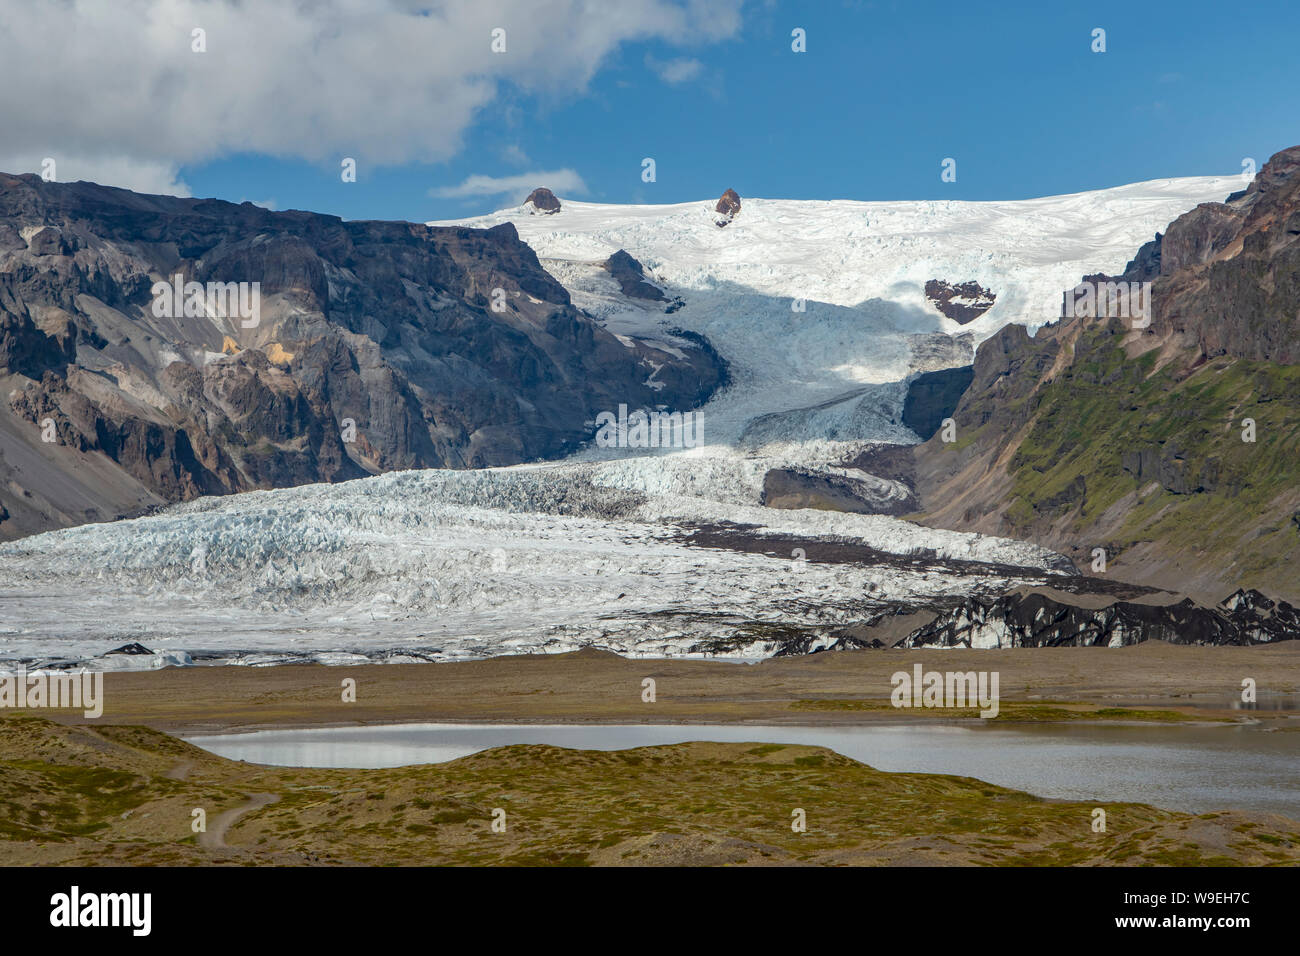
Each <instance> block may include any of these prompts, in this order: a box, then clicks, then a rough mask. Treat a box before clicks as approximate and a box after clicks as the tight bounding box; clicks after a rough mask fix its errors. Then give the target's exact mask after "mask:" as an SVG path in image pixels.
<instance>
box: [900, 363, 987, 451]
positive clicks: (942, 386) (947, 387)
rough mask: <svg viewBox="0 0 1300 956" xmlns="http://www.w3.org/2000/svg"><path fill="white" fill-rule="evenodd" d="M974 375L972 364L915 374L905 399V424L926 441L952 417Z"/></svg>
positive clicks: (908, 384) (908, 386)
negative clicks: (946, 419)
mask: <svg viewBox="0 0 1300 956" xmlns="http://www.w3.org/2000/svg"><path fill="white" fill-rule="evenodd" d="M974 377H975V369H974V368H973V367H972V366H969V365H964V366H961V367H959V368H949V369H943V370H942V371H938V372H923V373H921V374H920V375H917V376H915V377H913V378H912V380H911V381H910V382H908V383H907V397H906V398H905V399H904V400H903V424H904V425H906V426H907V427H908V428H910V429H912V431H914V432H916V433H917V434H918V435H920V436H921V440H922V441H925V440H926V439H927V438H929V437H931V436H932V435H933V434H934V433H935V432H937V431H938V430H939V427H940V426H941V425H942V424H943V421H944V419H945V418H949V417H951V415H952V413H953V412H954V411H955V410H956V408H957V403H958V402H959V401H961V397H962V395H963V394H965V392H966V389H967V387H968V386H969V385H970V383H971V379H973V378H974Z"/></svg>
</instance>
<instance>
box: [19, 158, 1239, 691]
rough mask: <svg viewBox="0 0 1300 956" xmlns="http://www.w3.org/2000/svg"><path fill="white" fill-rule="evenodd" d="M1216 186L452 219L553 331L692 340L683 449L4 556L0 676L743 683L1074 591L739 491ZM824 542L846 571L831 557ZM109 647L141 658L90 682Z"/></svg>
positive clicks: (179, 513) (1005, 545) (34, 546)
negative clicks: (1038, 586) (559, 658)
mask: <svg viewBox="0 0 1300 956" xmlns="http://www.w3.org/2000/svg"><path fill="white" fill-rule="evenodd" d="M1238 185H1239V181H1238V180H1237V179H1236V178H1235V177H1197V178H1188V179H1170V180H1159V181H1155V182H1150V183H1140V184H1134V185H1129V186H1122V187H1118V188H1115V189H1108V190H1100V191H1096V192H1089V193H1079V194H1075V195H1070V196H1057V197H1047V198H1043V199H1032V200H1021V201H1009V202H981V203H974V202H856V201H804V200H764V199H749V198H747V199H744V200H743V203H744V204H743V208H742V211H741V212H740V214H739V215H737V216H736V217H735V219H734V220H733V221H732V222H731V223H730V224H729V225H728V226H727V228H725V229H719V228H718V227H717V226H715V225H714V215H713V212H712V203H710V202H697V203H683V204H677V205H667V206H617V205H608V204H599V203H586V202H576V201H572V200H567V199H562V203H563V208H562V209H561V211H560V212H558V213H555V214H553V215H534V214H532V211H531V210H529V209H528V208H526V207H518V208H513V209H506V210H501V211H500V212H498V213H494V214H492V215H489V216H483V217H476V218H474V219H467V220H461V221H458V222H456V223H454V224H455V225H465V226H475V227H485V226H493V225H497V224H499V223H501V222H505V221H509V222H512V223H514V224H515V226H516V228H517V229H518V231H519V233H520V235H521V237H522V238H523V239H524V240H525V241H526V242H527V243H528V244H529V245H530V246H532V247H533V249H534V250H535V251H536V252H537V254H538V256H539V257H540V258H541V260H542V264H543V265H544V266H545V267H546V268H547V269H548V271H550V272H551V273H552V274H553V275H554V276H555V277H556V278H557V279H559V280H560V281H561V282H562V283H563V284H564V285H565V287H566V288H567V289H568V290H569V292H570V294H571V296H572V298H573V301H574V304H575V305H577V306H578V307H579V308H581V309H583V310H585V311H587V312H588V313H589V314H591V315H593V316H594V317H596V318H597V319H598V320H599V321H601V322H603V323H604V324H605V325H606V327H607V328H609V329H610V330H611V331H614V332H615V333H617V334H618V335H620V336H622V337H625V338H644V339H651V340H654V341H656V342H660V343H662V344H664V345H666V346H668V347H672V346H673V343H675V342H677V343H680V341H681V335H682V333H683V332H685V333H688V334H689V333H694V334H698V335H703V336H706V337H707V338H708V339H709V341H710V342H711V343H712V344H713V346H714V347H715V348H716V349H717V351H718V352H719V354H720V355H721V356H722V357H723V358H724V359H726V361H727V362H728V363H729V366H730V368H731V373H732V380H731V383H730V384H729V385H728V387H726V388H725V389H724V390H722V391H721V392H720V393H718V394H717V395H715V396H714V397H713V398H712V399H711V400H710V401H709V402H707V403H706V404H705V405H704V406H703V407H702V408H701V409H700V410H699V413H700V415H701V416H702V420H703V422H704V432H703V434H704V439H705V440H704V443H703V445H702V446H701V447H697V448H692V449H688V450H676V449H662V448H661V449H637V450H635V452H633V450H631V449H625V448H624V449H617V448H597V447H594V445H593V446H592V447H589V448H587V449H585V450H583V451H581V452H579V453H578V454H576V455H575V456H573V457H572V458H570V459H567V460H564V461H559V462H545V463H535V464H525V465H517V466H513V467H510V468H496V469H484V470H477V471H441V470H429V471H412V472H398V473H391V474H386V475H380V476H376V477H372V478H365V479H361V480H357V481H352V482H347V483H342V484H336V485H308V486H302V487H298V488H290V489H282V490H276V491H264V492H263V491H259V492H249V493H245V494H240V495H234V496H229V497H223V498H205V499H199V500H196V501H191V502H187V503H184V504H179V505H174V506H172V507H169V508H167V509H165V510H163V511H162V512H160V513H158V514H155V515H151V516H148V517H143V518H136V519H132V520H125V521H118V522H112V523H108V524H97V525H84V526H81V527H76V528H70V529H65V530H60V531H53V532H48V533H45V534H41V535H36V536H33V537H29V538H24V539H20V540H18V541H14V542H10V543H8V544H3V545H0V668H3V667H4V666H5V664H6V662H7V663H8V664H9V665H10V666H14V665H17V664H18V663H22V664H24V665H26V666H27V667H28V669H29V670H30V669H31V668H32V667H33V666H36V667H40V666H71V665H72V664H74V663H78V664H79V663H87V662H88V663H89V664H90V665H91V666H99V667H105V668H107V667H125V666H135V667H158V666H167V665H170V664H176V663H191V662H192V663H197V664H215V663H222V664H245V665H266V664H275V663H283V662H289V661H304V660H309V661H320V662H324V663H334V664H346V663H357V662H366V661H375V660H381V661H411V660H449V659H463V658H473V657H484V656H491V655H497V654H518V653H540V652H559V651H567V650H574V649H577V648H580V647H586V646H594V647H601V648H607V649H610V650H613V651H616V652H618V653H622V654H627V655H632V656H646V657H658V656H701V657H703V656H708V657H723V658H735V659H741V660H758V659H762V658H764V657H767V656H770V655H772V654H775V653H784V652H789V651H790V649H791V648H792V647H794V648H797V649H798V651H800V652H804V651H808V650H816V649H820V648H823V647H828V646H834V644H835V642H836V640H837V634H838V633H839V632H840V631H841V630H842V629H843V628H845V627H847V626H849V625H852V624H854V623H857V622H860V621H862V620H864V619H865V618H868V617H870V616H871V615H872V614H875V613H880V612H881V611H882V609H887V608H890V607H896V606H898V605H900V604H903V605H906V604H920V603H924V602H933V601H936V600H937V601H949V602H956V601H958V600H960V599H962V598H966V597H970V596H975V595H982V594H992V593H997V592H1000V591H1002V590H1005V589H1006V588H1007V587H1011V586H1017V585H1019V584H1031V583H1036V582H1041V581H1043V580H1046V579H1048V578H1051V577H1053V576H1059V575H1062V574H1065V573H1070V572H1069V568H1068V567H1066V566H1065V565H1067V564H1068V562H1064V561H1063V559H1061V558H1060V556H1059V555H1055V554H1053V553H1051V552H1049V551H1046V550H1044V549H1042V548H1039V547H1036V546H1034V545H1031V544H1027V543H1024V542H1016V541H1011V540H1007V539H1001V538H992V537H987V536H982V535H976V534H965V533H958V532H949V531H941V530H935V529H929V528H923V527H920V526H918V525H915V524H912V523H909V522H907V521H904V520H901V519H898V518H891V517H884V516H873V515H853V514H841V513H833V512H823V511H813V510H774V509H769V508H764V507H762V506H761V505H760V495H761V491H762V485H763V477H764V475H765V474H766V473H767V471H768V470H769V469H772V468H782V467H792V466H798V467H800V468H802V469H805V470H807V469H813V470H819V469H820V470H822V471H825V472H827V473H830V474H848V473H851V472H852V471H853V470H852V469H846V468H844V466H843V462H844V461H845V460H846V459H847V458H848V457H850V456H851V455H853V454H854V453H855V452H856V451H858V450H861V449H862V448H863V447H865V446H866V445H867V444H869V443H872V442H894V443H911V442H916V441H917V440H918V436H916V435H915V434H914V433H912V432H911V430H910V429H908V428H907V427H906V426H905V425H903V424H902V419H901V408H902V402H903V398H904V396H905V394H906V381H907V378H908V376H909V375H912V374H913V373H915V372H918V371H926V370H930V369H932V368H937V367H938V368H941V367H947V366H952V365H959V364H966V363H968V362H969V361H970V357H971V349H972V347H973V346H974V345H975V344H977V343H978V342H979V341H981V340H983V339H984V338H986V337H987V336H988V335H991V334H992V333H994V332H995V331H996V330H997V329H999V328H1001V327H1002V326H1003V325H1005V324H1007V323H1011V322H1016V323H1021V324H1024V325H1027V326H1030V327H1031V328H1032V327H1036V326H1037V325H1041V324H1042V323H1044V322H1047V321H1051V320H1052V319H1053V318H1055V316H1056V315H1057V314H1059V306H1060V301H1061V292H1062V290H1064V289H1067V288H1070V287H1072V286H1073V285H1074V284H1075V283H1077V282H1078V281H1079V278H1080V277H1081V276H1082V275H1085V274H1088V273H1095V272H1099V271H1112V272H1117V271H1119V270H1120V269H1122V268H1123V266H1124V264H1125V262H1126V261H1127V260H1128V259H1129V258H1131V256H1132V255H1133V254H1134V252H1135V251H1136V249H1137V248H1138V246H1139V245H1140V244H1141V243H1142V242H1144V241H1146V240H1147V239H1149V238H1150V237H1151V236H1152V235H1153V234H1154V233H1155V232H1156V231H1158V230H1162V229H1163V228H1164V227H1165V226H1166V224H1167V223H1168V222H1169V221H1171V220H1172V219H1174V218H1176V217H1177V216H1178V215H1179V214H1181V213H1182V212H1185V211H1186V210H1188V209H1190V208H1191V207H1193V206H1195V205H1196V204H1197V203H1199V202H1203V201H1211V200H1221V199H1223V198H1224V197H1225V196H1226V195H1227V194H1228V193H1229V192H1231V191H1233V189H1234V188H1236V187H1237V186H1238ZM441 224H442V225H448V224H452V223H441ZM618 249H625V250H626V251H627V252H628V253H630V254H631V255H632V256H634V257H636V258H637V259H638V260H639V261H640V262H642V263H643V265H644V266H645V267H646V269H647V279H648V280H649V281H651V282H653V283H655V284H656V285H658V286H659V287H660V288H661V289H663V290H664V292H665V294H666V295H667V296H668V297H669V300H670V301H672V302H673V303H674V304H675V307H674V309H673V311H672V312H671V313H665V311H664V307H663V304H662V303H659V304H655V303H647V302H642V301H640V300H634V299H628V298H627V297H625V296H623V295H622V293H621V291H620V290H619V286H618V283H617V282H616V281H614V279H613V278H612V277H611V276H610V275H609V274H608V273H607V272H606V271H605V270H604V269H603V268H601V263H602V262H603V261H604V260H605V259H606V258H607V257H608V256H609V255H610V254H612V253H613V252H615V251H617V250H618ZM932 278H937V279H943V280H949V281H953V282H960V281H966V280H971V279H974V280H976V281H978V282H979V283H980V284H981V285H983V286H984V287H985V288H988V289H991V290H992V291H993V292H995V293H996V295H997V299H996V302H995V304H994V305H993V307H992V308H991V309H990V310H989V311H988V312H986V313H984V314H983V315H982V316H980V317H979V318H978V319H976V320H975V321H974V322H972V323H969V324H967V325H964V326H963V325H959V324H958V323H956V322H954V321H952V320H950V319H947V318H945V317H944V316H943V315H941V314H940V313H939V312H938V311H937V310H935V309H934V308H933V306H932V305H931V304H930V303H929V302H928V301H927V300H926V299H925V297H924V294H923V292H922V287H923V286H924V284H925V282H926V280H928V279H932ZM795 300H801V301H802V303H803V308H804V311H796V310H795V309H794V308H792V303H794V302H795ZM653 374H654V370H653V369H647V376H653ZM611 411H613V410H611ZM682 411H685V410H682ZM856 476H857V477H859V478H862V479H864V480H869V481H873V482H874V483H875V487H876V488H877V489H878V490H879V492H880V493H881V494H882V495H883V496H885V497H888V496H889V495H891V494H895V493H897V494H900V495H901V491H900V490H898V489H894V488H891V483H890V482H889V481H887V480H885V479H875V478H874V477H873V476H868V475H865V474H862V473H860V472H858V473H856ZM701 529H708V530H709V531H710V535H709V536H707V542H705V543H701V542H702V541H703V540H704V539H703V538H701V536H700V534H699V532H700V531H701ZM719 542H722V544H719ZM844 545H851V546H855V547H859V548H861V549H864V551H863V553H864V554H868V555H870V557H869V558H866V559H863V560H843V559H842V558H834V557H831V555H832V554H834V553H839V552H838V551H837V547H839V546H844ZM130 642H139V643H140V644H143V645H145V646H147V647H148V648H149V649H151V650H152V651H153V652H154V653H153V654H152V655H144V654H141V655H135V656H121V655H117V656H110V657H106V656H105V653H106V652H107V651H109V650H110V649H112V648H114V647H116V646H118V645H121V644H124V643H130Z"/></svg>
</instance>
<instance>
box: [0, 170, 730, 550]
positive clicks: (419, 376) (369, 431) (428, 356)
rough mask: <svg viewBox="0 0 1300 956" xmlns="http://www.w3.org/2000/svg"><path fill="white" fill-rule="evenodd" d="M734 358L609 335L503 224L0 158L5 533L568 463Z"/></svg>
mask: <svg viewBox="0 0 1300 956" xmlns="http://www.w3.org/2000/svg"><path fill="white" fill-rule="evenodd" d="M629 258H630V257H629ZM176 277H179V280H178V279H177V278H176ZM177 282H179V284H180V293H179V294H175V295H174V294H173V293H172V288H173V286H174V285H175V284H176V283H177ZM190 283H198V284H199V286H197V287H195V288H198V290H199V292H198V294H197V296H191V295H190V293H189V292H188V291H186V289H187V285H188V284H190ZM226 283H234V284H238V283H243V284H244V286H243V287H242V288H239V287H237V286H234V285H232V286H230V287H229V288H227V287H226V285H225V284H226ZM223 290H224V291H223ZM240 291H242V292H246V293H247V296H246V298H245V300H241V299H240V298H239V295H238V294H237V293H238V292H240ZM226 292H229V293H230V294H231V296H233V297H230V298H227V297H226V296H225V293H226ZM241 301H246V302H247V303H248V304H250V305H251V304H252V303H253V302H254V301H255V302H256V304H257V308H256V310H255V311H256V314H253V310H251V309H250V310H248V311H247V312H245V311H243V310H241V309H240V308H239V305H240V303H241ZM651 373H653V374H654V384H653V386H652V385H649V384H647V382H648V381H649V380H650V378H651ZM725 374H726V372H725V368H724V366H723V365H722V363H721V362H720V361H719V360H718V359H717V356H716V353H713V351H712V349H711V348H702V347H695V344H694V343H693V342H692V341H686V342H683V343H681V344H680V347H679V348H675V349H674V351H673V352H671V353H670V352H668V351H665V350H664V349H663V348H660V347H657V346H655V345H652V344H650V343H648V342H645V341H641V340H636V339H633V340H620V339H619V338H618V337H616V336H614V335H612V334H611V333H609V332H607V331H605V330H604V329H603V328H602V327H601V326H600V325H599V324H598V323H597V322H595V321H594V320H592V319H591V318H590V317H589V316H587V315H585V314H584V313H582V312H580V311H579V310H578V309H576V308H574V306H573V305H572V303H571V301H570V299H569V295H568V293H567V292H566V291H565V289H564V288H563V286H561V285H560V284H559V283H558V282H556V281H555V279H554V278H552V277H551V276H550V275H549V274H548V273H547V272H546V271H545V270H544V269H543V268H542V267H541V264H540V263H539V262H538V260H537V257H536V255H535V254H534V253H533V251H532V250H531V249H530V248H529V247H528V246H527V245H526V244H525V243H523V242H522V241H520V239H519V236H518V234H517V232H516V231H515V228H514V226H513V225H510V224H503V225H501V226H497V227H495V228H492V229H486V230H479V229H468V228H456V227H443V228H439V227H428V226H424V225H417V224H413V223H403V222H345V221H343V220H341V219H338V218H336V217H333V216H322V215H315V214H312V213H306V212H297V211H294V212H272V211H269V210H266V209H262V208H260V207H257V206H254V205H252V204H251V203H244V204H242V205H234V204H231V203H225V202H219V201H215V200H195V199H176V198H171V197H163V196H141V195H137V194H134V193H131V192H128V191H126V190H120V189H111V188H106V187H101V186H96V185H94V184H91V183H70V184H68V183H46V182H43V181H42V180H40V179H39V178H38V177H35V176H8V175H3V174H0V386H3V392H0V418H3V419H5V421H0V454H2V455H4V456H5V461H7V462H8V465H7V466H6V467H7V468H9V469H10V471H9V473H8V478H7V481H6V482H5V483H4V484H0V501H3V502H4V503H5V504H6V505H7V506H8V507H7V510H8V511H9V512H12V513H13V514H15V515H17V514H19V513H20V512H21V514H22V515H23V516H24V517H23V522H24V523H23V525H22V527H19V525H18V524H17V523H15V522H14V521H6V522H4V523H0V538H4V537H13V536H14V535H15V534H18V533H27V532H30V531H31V530H39V528H40V527H43V526H57V525H60V524H68V523H72V522H75V521H76V520H85V519H84V518H79V517H78V516H81V515H88V516H93V517H96V518H98V517H103V516H108V517H112V516H114V515H116V514H119V513H121V508H122V507H123V503H124V502H128V501H135V502H140V503H141V504H142V506H143V504H144V503H145V502H147V501H148V500H149V495H157V496H159V497H161V498H162V499H165V500H178V499H185V498H190V497H194V496H195V495H200V494H213V493H221V492H232V491H242V490H247V489H251V488H270V487H281V486H286V485H293V484H300V483H304V482H316V481H341V480H346V479H349V478H355V477H360V476H362V475H365V474H370V473H377V472H382V471H389V470H395V469H406V468H421V467H451V468H464V467H485V466H493V465H506V464H513V463H516V462H522V461H530V460H536V459H542V458H552V457H557V456H561V455H563V454H565V453H567V452H568V451H570V450H573V449H575V448H577V447H578V446H579V445H581V444H582V443H583V442H584V441H586V440H588V439H590V437H591V427H590V423H591V422H592V421H593V420H594V419H595V417H596V414H597V413H598V412H599V411H601V410H604V409H608V408H617V407H618V406H619V404H620V403H625V404H627V405H629V406H632V407H639V406H646V405H652V404H654V405H657V404H663V403H667V404H671V405H672V407H674V408H679V409H689V408H692V407H694V406H696V405H698V404H700V403H702V402H703V401H704V400H706V399H707V398H708V396H709V395H710V394H711V393H712V392H713V390H714V389H716V388H717V387H718V386H719V384H720V383H721V382H722V381H723V380H724V378H725ZM655 386H657V387H655ZM46 422H50V423H52V427H53V429H54V434H55V436H56V437H55V438H54V440H53V441H46V440H43V435H47V432H46V430H45V423H46ZM7 443H8V444H7ZM60 450H63V451H64V452H70V453H75V454H63V455H62V456H61V455H60ZM88 456H89V457H88ZM97 456H98V457H100V458H105V459H107V460H108V462H110V463H111V464H112V466H113V467H115V468H117V469H118V470H119V471H120V473H121V475H122V481H121V482H117V480H116V479H113V478H111V476H109V475H108V474H107V473H104V474H98V477H97V478H96V483H97V484H100V485H103V486H105V487H108V486H110V485H112V486H114V487H115V488H117V491H115V492H114V497H113V499H112V501H103V502H97V501H95V500H93V495H92V500H90V501H86V500H85V494H84V492H85V490H86V489H84V488H81V489H79V490H78V492H77V495H76V496H75V497H76V502H75V506H74V504H73V503H72V501H71V499H70V500H69V501H68V502H63V503H61V502H60V501H59V500H56V499H47V500H45V501H44V502H43V503H42V504H40V505H39V506H36V505H34V504H31V503H30V502H29V503H27V504H24V501H23V500H20V499H22V498H23V496H22V495H20V494H19V492H18V491H15V490H14V489H15V488H17V489H20V490H22V491H24V493H28V492H30V493H33V494H39V493H40V491H39V489H45V490H46V491H48V492H49V493H50V494H56V492H58V491H59V490H60V489H64V488H70V487H71V485H70V484H69V482H67V481H65V480H63V478H56V474H57V475H62V476H63V477H64V478H66V476H67V475H69V474H71V473H73V472H77V471H80V472H81V473H85V471H86V469H87V467H89V463H90V461H91V459H93V458H96V457H97ZM95 467H96V468H98V466H95ZM144 489H147V493H146V492H144V491H143V490H144ZM56 498H57V495H56ZM32 500H33V501H34V500H35V499H32ZM42 515H44V516H45V517H44V518H42V517H41V516H42ZM42 522H45V524H44V525H42Z"/></svg>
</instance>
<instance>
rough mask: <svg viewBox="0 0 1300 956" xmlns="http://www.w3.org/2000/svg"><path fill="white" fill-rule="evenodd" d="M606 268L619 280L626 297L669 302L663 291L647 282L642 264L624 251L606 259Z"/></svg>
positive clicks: (619, 251)
mask: <svg viewBox="0 0 1300 956" xmlns="http://www.w3.org/2000/svg"><path fill="white" fill-rule="evenodd" d="M604 268H605V271H607V272H608V273H609V274H610V275H612V276H613V277H614V278H615V279H617V280H618V284H619V288H620V289H622V290H623V294H624V295H626V296H629V297H631V298H633V299H646V300H648V301H650V302H666V301H667V299H668V297H667V296H666V295H664V293H663V290H662V289H660V288H659V287H658V286H655V285H651V284H650V283H649V282H647V281H646V278H645V269H644V268H643V267H642V265H641V263H639V262H637V260H636V259H634V258H632V256H630V255H628V253H627V252H626V251H624V250H623V249H620V250H618V252H616V253H614V254H613V255H612V256H610V257H609V258H608V259H606V260H605V262H604Z"/></svg>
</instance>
